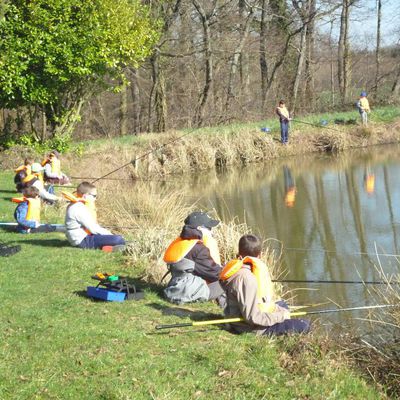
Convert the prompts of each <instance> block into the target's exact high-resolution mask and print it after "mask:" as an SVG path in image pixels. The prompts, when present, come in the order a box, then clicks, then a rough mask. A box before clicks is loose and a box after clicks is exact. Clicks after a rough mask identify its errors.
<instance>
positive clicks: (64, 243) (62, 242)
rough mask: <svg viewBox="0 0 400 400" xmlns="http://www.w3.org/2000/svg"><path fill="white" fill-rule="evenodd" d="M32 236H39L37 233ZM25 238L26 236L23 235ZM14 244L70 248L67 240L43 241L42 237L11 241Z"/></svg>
mask: <svg viewBox="0 0 400 400" xmlns="http://www.w3.org/2000/svg"><path fill="white" fill-rule="evenodd" d="M32 235H35V237H36V235H38V236H39V235H40V234H37V233H34V234H32ZM25 236H26V235H25ZM13 241H14V242H18V243H21V244H32V245H34V246H42V247H70V248H72V247H71V245H70V244H69V242H68V241H67V240H62V239H45V238H43V236H42V237H38V238H37V239H22V240H15V239H14V240H13Z"/></svg>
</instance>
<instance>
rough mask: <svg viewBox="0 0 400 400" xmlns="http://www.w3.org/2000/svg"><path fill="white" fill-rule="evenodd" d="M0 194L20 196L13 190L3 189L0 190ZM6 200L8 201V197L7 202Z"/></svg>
mask: <svg viewBox="0 0 400 400" xmlns="http://www.w3.org/2000/svg"><path fill="white" fill-rule="evenodd" d="M0 193H12V194H15V195H18V194H21V193H18V192H17V191H15V190H4V189H2V190H0ZM8 199H9V197H7V200H8Z"/></svg>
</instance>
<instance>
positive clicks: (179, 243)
mask: <svg viewBox="0 0 400 400" xmlns="http://www.w3.org/2000/svg"><path fill="white" fill-rule="evenodd" d="M196 243H203V244H204V246H206V247H207V248H208V250H210V254H211V258H212V259H213V260H214V261H215V262H216V263H217V264H221V259H220V255H219V250H218V244H217V241H216V240H215V239H214V238H213V237H212V236H211V235H204V236H203V239H202V240H199V239H182V238H181V237H178V238H176V239H175V240H174V241H173V242H172V243H171V244H170V245H169V246H168V248H167V250H166V251H165V254H164V261H165V262H166V263H167V264H171V263H176V262H178V261H180V260H182V259H183V258H184V257H185V256H186V254H188V253H189V251H190V250H192V249H193V247H194V246H195V245H196Z"/></svg>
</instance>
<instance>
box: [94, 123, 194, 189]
mask: <svg viewBox="0 0 400 400" xmlns="http://www.w3.org/2000/svg"><path fill="white" fill-rule="evenodd" d="M193 131H194V130H191V131H189V132H186V133H185V134H183V135H181V136H179V137H177V138H175V139H172V140H170V141H168V142H166V143H164V144H162V145H161V146H158V147H156V148H155V149H152V150H150V151H148V152H147V153H144V154H142V155H141V156H140V157H137V158H135V159H132V160H131V161H129V162H128V163H126V164H124V165H122V166H120V167H118V168H116V169H114V170H113V171H111V172H108V173H107V174H105V175H103V176H101V177H99V178H96V179H95V180H94V181H92V183H95V182H97V181H99V180H100V179H104V178H106V177H107V176H109V175H111V174H113V173H114V172H117V171H119V170H121V169H123V168H125V167H127V166H128V165H130V164H132V163H133V162H134V161H138V160H140V159H142V158H144V157H146V156H148V155H149V154H151V153H154V152H155V151H157V150H160V149H162V148H163V147H165V146H167V145H169V144H171V143H175V142H177V141H178V140H181V139H182V138H184V137H185V136H187V135H189V134H191V133H192V132H193Z"/></svg>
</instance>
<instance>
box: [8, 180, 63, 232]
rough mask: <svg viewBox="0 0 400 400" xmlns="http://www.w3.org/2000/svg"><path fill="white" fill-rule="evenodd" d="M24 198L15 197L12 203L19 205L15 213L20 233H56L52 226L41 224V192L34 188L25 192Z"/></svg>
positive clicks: (28, 188) (31, 187)
mask: <svg viewBox="0 0 400 400" xmlns="http://www.w3.org/2000/svg"><path fill="white" fill-rule="evenodd" d="M23 195H24V197H21V198H16V197H14V198H13V199H12V201H13V202H14V203H18V206H17V208H16V209H15V212H14V218H15V220H16V221H17V222H18V226H17V231H18V232H19V233H41V232H54V231H56V228H55V227H54V226H52V225H47V224H42V225H41V224H40V197H39V190H38V189H37V188H35V187H33V186H30V187H27V188H26V189H24V191H23Z"/></svg>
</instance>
